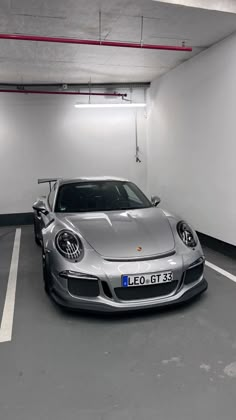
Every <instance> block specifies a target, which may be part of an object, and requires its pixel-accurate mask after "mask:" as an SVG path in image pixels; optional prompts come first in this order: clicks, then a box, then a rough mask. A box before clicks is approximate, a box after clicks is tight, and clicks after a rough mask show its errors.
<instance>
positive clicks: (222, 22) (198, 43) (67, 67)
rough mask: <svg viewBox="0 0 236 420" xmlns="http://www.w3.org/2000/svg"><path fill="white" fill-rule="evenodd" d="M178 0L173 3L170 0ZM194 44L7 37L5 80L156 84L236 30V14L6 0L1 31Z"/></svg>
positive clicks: (123, 0) (115, 1) (2, 47)
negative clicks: (185, 48) (122, 44)
mask: <svg viewBox="0 0 236 420" xmlns="http://www.w3.org/2000/svg"><path fill="white" fill-rule="evenodd" d="M171 3H173V2H171ZM100 8H101V10H102V38H103V39H107V40H116V41H117V40H119V41H127V42H128V41H131V42H132V41H133V42H139V41H140V33H141V19H140V17H141V16H144V27H143V41H144V42H145V43H151V44H170V45H181V44H182V41H185V42H186V45H190V46H193V52H192V53H188V52H167V51H149V50H136V49H134V50H133V49H132V50H131V49H125V48H112V47H95V46H85V45H64V44H50V43H48V44H45V43H40V42H24V41H12V40H0V83H16V84H26V83H87V82H88V81H89V80H90V78H91V81H92V83H93V82H94V83H116V82H117V83H123V82H128V83H129V82H149V81H151V80H153V79H155V78H156V77H157V76H159V75H161V74H163V73H165V72H168V71H169V70H170V69H172V68H173V67H175V66H177V65H178V64H180V63H181V62H183V61H185V60H187V59H189V58H190V57H191V56H193V55H195V54H197V53H199V52H200V51H201V50H202V49H204V48H207V47H209V46H210V45H212V44H214V43H216V42H217V41H219V40H221V39H222V38H224V37H226V36H228V35H230V34H231V33H232V32H234V31H236V15H235V14H232V13H221V12H219V11H212V10H203V9H198V8H192V7H185V6H180V5H175V4H169V3H165V2H163V1H162V2H158V1H151V0H137V1H132V0H100V1H95V0H0V32H1V33H21V34H35V35H42V36H62V37H77V38H90V39H98V36H99V29H98V28H99V24H98V16H99V9H100Z"/></svg>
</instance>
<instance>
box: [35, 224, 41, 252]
mask: <svg viewBox="0 0 236 420" xmlns="http://www.w3.org/2000/svg"><path fill="white" fill-rule="evenodd" d="M34 240H35V243H36V245H38V246H41V241H40V239H39V237H38V235H37V228H36V222H35V220H34Z"/></svg>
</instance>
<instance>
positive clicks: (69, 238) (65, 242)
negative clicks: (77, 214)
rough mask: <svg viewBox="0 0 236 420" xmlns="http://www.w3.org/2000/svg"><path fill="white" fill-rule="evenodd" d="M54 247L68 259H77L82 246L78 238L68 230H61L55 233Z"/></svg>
mask: <svg viewBox="0 0 236 420" xmlns="http://www.w3.org/2000/svg"><path fill="white" fill-rule="evenodd" d="M56 247H57V250H58V251H59V252H60V254H61V255H62V256H63V257H65V258H67V259H68V260H74V261H75V260H78V259H79V258H81V257H82V254H83V246H82V243H81V241H80V239H79V238H78V236H77V235H75V234H74V233H73V232H71V231H68V230H63V231H61V232H59V233H58V234H57V236H56Z"/></svg>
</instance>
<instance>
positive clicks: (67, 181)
mask: <svg viewBox="0 0 236 420" xmlns="http://www.w3.org/2000/svg"><path fill="white" fill-rule="evenodd" d="M93 181H94V182H95V181H121V182H122V181H123V182H127V181H128V180H127V179H124V178H118V177H114V176H99V177H79V178H60V179H58V183H59V185H63V184H71V183H76V182H93Z"/></svg>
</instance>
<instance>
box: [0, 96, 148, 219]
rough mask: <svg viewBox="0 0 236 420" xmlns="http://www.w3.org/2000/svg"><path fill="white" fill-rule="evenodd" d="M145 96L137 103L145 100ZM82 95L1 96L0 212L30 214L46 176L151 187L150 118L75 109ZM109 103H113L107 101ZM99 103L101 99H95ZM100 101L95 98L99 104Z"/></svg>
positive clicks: (124, 111) (116, 111)
mask: <svg viewBox="0 0 236 420" xmlns="http://www.w3.org/2000/svg"><path fill="white" fill-rule="evenodd" d="M143 94H144V92H143V91H142V90H137V91H136V92H134V93H133V99H134V100H136V101H142V102H143V96H144V95H143ZM85 100H88V99H83V98H82V97H79V98H75V97H66V98H65V97H58V96H57V97H52V96H42V95H40V96H39V95H18V94H1V95H0V174H1V176H0V191H1V200H0V214H7V213H19V212H29V211H31V206H32V203H33V201H34V200H35V198H36V196H37V195H38V194H41V193H44V192H45V191H46V190H45V187H42V186H38V185H37V179H38V178H43V177H54V176H56V177H57V176H62V177H77V176H93V175H113V176H122V177H127V178H129V179H131V180H134V181H135V182H136V183H137V184H138V185H139V186H140V187H141V188H143V189H144V190H145V188H146V119H145V117H144V111H143V110H139V111H138V139H139V142H140V149H141V160H142V163H140V164H137V163H136V162H135V114H134V110H133V109H132V110H131V109H118V108H117V109H116V108H112V109H93V110H88V109H76V108H75V107H74V104H75V102H76V101H77V102H78V101H79V102H81V101H85ZM108 100H109V99H108ZM96 101H99V102H100V100H99V99H96ZM94 102H95V100H94Z"/></svg>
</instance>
